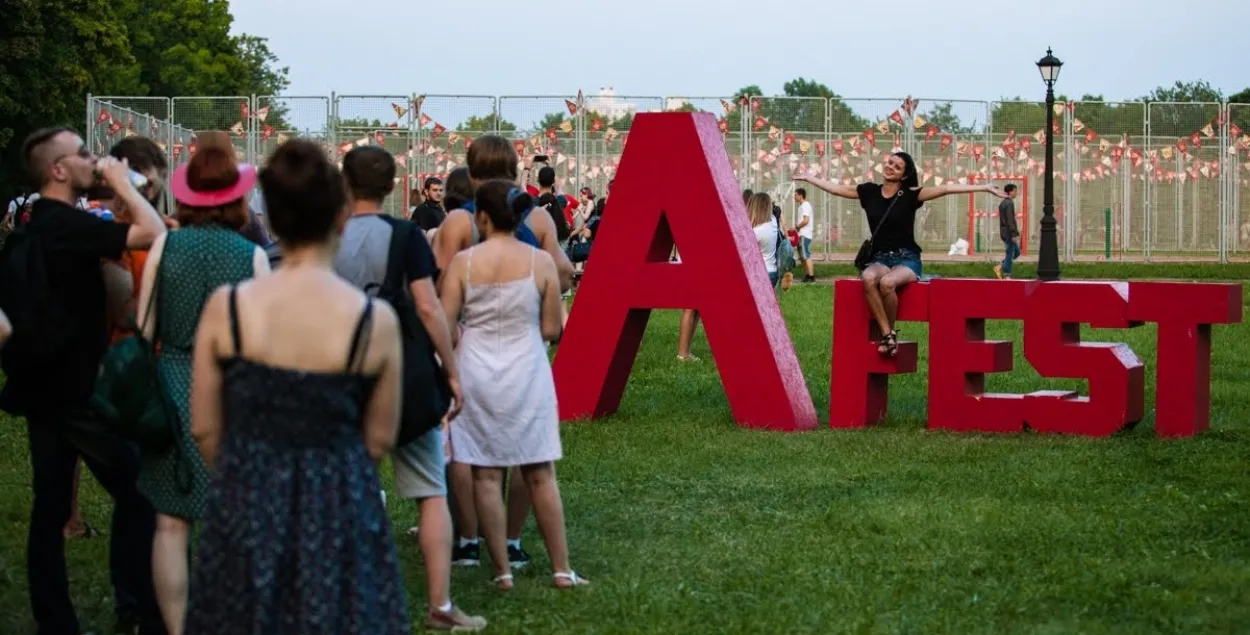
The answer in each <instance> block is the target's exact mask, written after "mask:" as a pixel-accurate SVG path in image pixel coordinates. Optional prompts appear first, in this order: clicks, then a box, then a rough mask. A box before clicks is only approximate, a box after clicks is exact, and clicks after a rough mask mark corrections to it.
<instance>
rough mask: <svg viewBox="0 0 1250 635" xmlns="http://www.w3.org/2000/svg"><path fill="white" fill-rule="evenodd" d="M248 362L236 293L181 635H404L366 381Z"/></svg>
mask: <svg viewBox="0 0 1250 635" xmlns="http://www.w3.org/2000/svg"><path fill="white" fill-rule="evenodd" d="M371 315H372V303H369V304H367V305H366V309H365V311H364V314H363V315H362V316H361V321H360V324H359V325H358V326H357V329H356V338H355V339H354V343H353V345H352V353H351V354H349V356H348V360H349V362H348V365H347V368H346V369H345V370H344V372H342V373H315V372H301V371H296V370H291V369H283V368H275V367H271V366H265V365H262V364H260V363H257V362H253V361H250V360H248V359H246V358H244V357H242V356H241V355H240V354H239V351H240V350H241V349H240V345H241V343H243V342H245V341H246V338H243V339H242V341H241V339H240V336H241V334H240V332H239V329H238V321H237V318H236V310H235V298H234V293H233V292H232V293H231V295H230V316H231V319H230V322H231V330H232V333H233V335H234V346H235V356H234V357H231V358H229V359H227V360H225V361H224V362H223V364H224V366H225V376H224V379H223V382H224V384H223V386H222V392H223V418H224V426H225V430H224V435H223V438H222V444H221V448H220V450H219V451H218V457H217V465H216V470H215V472H214V473H213V475H212V481H211V483H210V485H209V492H208V499H207V502H206V505H205V514H204V522H203V527H204V529H203V533H202V534H201V538H200V544H199V549H198V552H197V560H198V562H197V564H196V567H195V571H194V573H193V575H192V581H191V589H190V594H189V604H188V607H187V616H186V622H185V629H184V633H185V634H186V635H210V634H211V635H225V634H229V635H297V634H298V635H348V634H351V635H408V634H409V633H410V632H411V631H410V622H409V615H408V606H407V599H406V597H405V593H404V585H403V580H402V578H401V575H400V571H399V557H398V552H397V550H396V547H395V540H394V537H393V534H392V532H391V526H390V521H389V519H388V517H387V514H386V509H385V508H384V506H383V503H382V498H381V483H380V481H379V479H378V473H377V469H376V466H375V465H374V462H373V460H372V459H370V458H369V454H368V452H367V451H366V449H365V446H364V439H363V435H362V423H363V418H364V411H365V406H366V405H367V403H368V401H369V397H370V395H371V394H372V392H373V388H374V385H375V381H376V380H375V378H372V377H366V376H364V375H361V374H359V373H357V372H353V371H352V365H353V360H357V359H358V357H357V355H356V353H357V352H358V349H361V348H362V347H361V346H360V342H361V339H362V338H361V334H362V333H367V332H368V325H369V321H370V319H371Z"/></svg>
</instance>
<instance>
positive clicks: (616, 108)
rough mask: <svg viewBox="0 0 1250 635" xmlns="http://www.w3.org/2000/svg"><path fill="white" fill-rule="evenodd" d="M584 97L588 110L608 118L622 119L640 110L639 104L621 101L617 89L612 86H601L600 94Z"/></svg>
mask: <svg viewBox="0 0 1250 635" xmlns="http://www.w3.org/2000/svg"><path fill="white" fill-rule="evenodd" d="M583 99H584V101H585V104H586V110H587V111H588V112H597V113H599V114H600V115H603V116H604V117H606V118H608V119H620V118H621V117H624V116H626V115H633V114H634V113H636V112H638V105H637V104H631V103H628V102H624V101H619V100H618V99H617V98H616V89H615V88H613V87H611V86H608V87H607V88H602V87H601V88H600V89H599V95H598V96H595V97H589V96H588V97H585V98H583Z"/></svg>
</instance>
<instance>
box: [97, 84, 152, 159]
mask: <svg viewBox="0 0 1250 635" xmlns="http://www.w3.org/2000/svg"><path fill="white" fill-rule="evenodd" d="M169 115H170V100H169V98H167V97H95V96H92V97H89V98H88V100H87V129H86V135H84V136H85V139H86V142H87V147H88V148H90V149H91V151H92V152H94V153H96V154H104V153H106V152H108V151H109V149H110V148H112V147H113V145H114V144H116V143H117V142H118V141H121V140H122V139H125V138H126V137H132V136H136V135H138V136H143V137H149V138H151V139H152V140H153V141H155V142H156V143H158V144H159V145H160V146H161V148H162V149H168V147H169V135H170V123H169Z"/></svg>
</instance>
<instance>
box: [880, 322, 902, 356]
mask: <svg viewBox="0 0 1250 635" xmlns="http://www.w3.org/2000/svg"><path fill="white" fill-rule="evenodd" d="M883 347H884V350H882V348H883ZM877 352H878V353H881V354H882V355H885V356H886V357H894V355H895V354H896V353H898V330H897V329H895V330H893V331H890V332H889V333H886V335H885V337H883V338H881V341H880V342H879V343H878V344H877Z"/></svg>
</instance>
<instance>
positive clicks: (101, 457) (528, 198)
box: [0, 128, 602, 634]
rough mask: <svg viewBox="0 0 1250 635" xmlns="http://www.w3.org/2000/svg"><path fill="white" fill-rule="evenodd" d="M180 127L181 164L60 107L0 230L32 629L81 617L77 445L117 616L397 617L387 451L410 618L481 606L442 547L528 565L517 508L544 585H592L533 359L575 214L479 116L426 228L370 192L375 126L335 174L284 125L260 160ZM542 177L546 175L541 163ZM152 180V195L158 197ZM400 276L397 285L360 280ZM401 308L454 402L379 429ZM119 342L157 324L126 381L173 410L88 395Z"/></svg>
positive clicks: (160, 627)
mask: <svg viewBox="0 0 1250 635" xmlns="http://www.w3.org/2000/svg"><path fill="white" fill-rule="evenodd" d="M199 139H200V143H199V148H198V151H197V153H196V154H195V155H194V156H193V157H192V158H191V160H190V161H189V162H188V163H186V164H183V165H180V166H178V167H177V169H175V170H173V171H172V174H171V172H170V170H169V167H168V165H167V164H166V162H165V160H164V157H163V153H162V152H161V151H160V149H159V147H158V146H157V145H156V144H155V143H153V142H151V141H150V140H147V139H143V138H141V137H138V138H136V137H131V138H129V139H127V140H126V141H124V142H123V143H121V144H119V145H118V146H117V147H115V148H113V149H112V151H111V152H110V154H109V155H108V156H104V157H96V156H94V155H93V154H92V153H91V152H90V151H89V150H88V148H87V147H86V146H85V145H84V143H83V140H82V138H81V137H80V136H79V135H78V134H76V133H75V132H74V131H73V130H70V129H65V128H56V129H49V130H43V131H39V132H37V133H35V134H34V135H32V136H31V137H30V138H29V139H27V141H26V144H25V146H24V155H25V159H26V165H27V166H28V169H29V172H30V177H31V179H32V180H33V181H34V182H35V183H36V184H37V185H38V196H37V197H27V198H28V199H33V200H24V201H22V203H21V205H19V206H18V208H17V210H16V212H15V214H13V215H12V216H13V217H12V219H11V223H12V227H11V228H9V229H10V230H11V231H9V232H8V234H7V237H6V239H5V245H4V247H3V249H0V285H3V289H4V291H3V292H2V293H0V296H2V297H0V303H2V304H3V309H4V311H5V314H7V316H6V317H4V318H0V339H3V340H5V341H3V348H2V349H0V352H2V359H3V368H4V371H5V375H6V382H5V386H4V389H3V393H0V407H2V408H3V409H4V410H5V411H6V412H8V413H10V414H11V415H14V416H20V417H24V418H25V419H26V421H27V427H28V432H29V439H30V451H31V463H32V469H33V479H32V488H33V490H34V491H33V493H34V504H33V508H32V512H31V523H30V531H29V536H28V541H27V565H28V571H29V576H28V585H29V592H30V599H31V607H32V613H33V615H34V618H35V621H36V622H37V624H38V625H39V632H40V633H46V634H62V633H64V634H71V633H72V634H77V633H78V632H79V624H78V620H77V617H76V615H75V612H74V609H73V604H72V602H71V600H70V596H69V588H68V578H67V572H66V562H65V553H64V541H65V540H66V538H67V537H68V535H69V534H68V525H69V523H70V520H71V516H73V515H74V512H75V509H76V503H75V500H74V499H75V493H76V490H77V477H76V470H77V467H76V466H77V463H78V461H79V460H80V459H81V460H82V462H84V463H85V464H86V466H87V467H88V468H89V469H90V470H91V471H92V473H93V474H94V475H95V477H96V478H97V480H98V481H99V482H100V483H101V484H102V485H103V486H104V487H105V489H106V490H107V491H108V493H109V494H110V496H111V497H112V498H113V500H114V503H115V508H114V514H113V522H112V529H111V531H110V532H109V533H110V536H109V540H110V574H111V575H110V578H111V579H112V581H113V583H114V587H115V600H116V611H117V624H116V627H117V628H116V632H119V633H121V632H126V633H135V632H138V633H171V634H179V633H188V634H198V633H236V632H265V633H325V634H330V633H346V632H361V633H408V632H410V629H411V623H410V622H411V621H413V620H412V618H411V617H410V615H409V608H408V605H407V601H406V592H405V585H404V576H403V573H402V572H401V571H400V567H399V558H398V554H397V546H396V542H395V538H394V535H393V532H392V529H391V526H390V520H389V517H388V513H387V508H386V502H385V494H384V492H383V491H382V487H381V482H380V479H379V475H378V464H379V462H381V461H383V460H385V458H387V457H390V459H391V461H392V464H393V466H394V471H395V489H396V493H397V494H398V495H399V497H400V498H402V499H410V500H415V501H417V503H418V506H419V509H420V522H419V525H418V527H417V528H414V529H415V531H414V532H413V533H416V534H417V540H418V543H419V544H420V548H421V551H422V554H423V560H424V568H425V571H424V574H425V576H424V577H425V582H426V589H427V595H428V607H427V610H426V613H425V619H424V624H425V626H426V627H428V628H432V629H437V630H457V631H471V630H479V629H481V628H483V627H485V626H486V623H487V621H486V620H485V619H484V618H482V617H479V616H473V615H469V614H467V613H465V612H464V611H462V610H461V609H460V608H459V607H458V606H457V605H456V604H455V603H454V602H453V601H452V599H451V597H450V578H451V570H452V567H453V562H454V563H455V564H458V565H461V566H475V565H478V564H480V557H479V555H478V553H479V551H478V541H479V538H478V536H481V537H482V538H484V539H485V542H486V545H485V546H486V547H487V548H488V549H489V551H490V561H491V563H492V565H493V574H492V575H491V576H490V577H491V581H492V583H493V584H495V585H496V586H497V587H498V588H500V589H501V590H507V589H511V588H512V587H513V585H514V579H513V576H512V571H513V570H514V569H515V568H517V567H522V566H526V565H527V564H529V562H530V557H529V554H528V553H526V552H525V550H524V549H523V548H522V546H521V544H520V533H521V531H520V528H521V527H522V526H523V525H524V522H525V519H526V516H527V515H528V514H529V512H530V510H531V509H532V511H533V515H534V517H535V519H536V521H537V524H538V529H539V532H540V534H541V535H542V537H543V539H544V542H545V546H546V550H547V553H548V557H549V560H550V563H551V567H552V573H551V584H552V585H554V586H555V587H557V588H575V587H580V586H584V585H586V584H588V580H587V579H586V578H584V577H583V576H581V575H579V574H578V573H577V572H576V571H575V570H574V569H573V568H572V566H571V565H570V562H569V560H570V558H569V553H568V546H567V541H566V537H565V520H564V512H563V506H562V503H561V496H560V491H559V487H558V482H557V479H556V472H555V467H554V464H555V462H557V461H558V460H560V459H561V458H562V456H563V450H562V446H561V442H560V436H559V427H558V415H557V411H556V406H555V387H554V383H553V380H552V376H551V369H550V365H549V363H548V356H547V344H548V343H551V342H558V341H559V338H560V335H561V333H562V332H563V323H564V319H565V316H566V311H565V308H564V302H563V296H564V294H565V293H566V292H567V291H568V290H569V288H570V286H571V284H572V279H573V273H574V267H573V263H571V262H570V260H569V258H568V256H567V254H566V249H567V247H568V243H567V241H568V240H569V239H571V238H572V234H573V232H572V226H570V227H569V228H568V229H569V230H570V231H569V232H568V234H567V235H566V236H565V237H564V241H563V242H564V244H561V243H562V240H561V236H560V230H559V229H558V227H557V224H556V223H555V221H554V220H553V217H552V215H551V214H546V213H543V214H534V213H532V211H533V210H536V209H544V210H548V209H550V208H551V207H552V202H551V201H550V200H548V201H547V202H546V204H545V205H543V206H539V205H538V203H539V199H541V198H542V197H543V194H548V195H550V196H552V198H554V197H555V195H554V194H552V193H551V191H550V190H549V189H548V191H545V192H542V191H540V192H539V193H538V196H534V195H532V194H530V193H529V192H527V191H526V189H525V187H524V185H525V184H524V183H523V181H522V176H523V174H522V173H520V171H519V170H518V166H519V165H520V161H519V160H518V157H517V156H516V153H515V150H514V149H513V147H512V144H511V143H509V142H507V141H506V140H503V139H501V138H495V137H487V138H483V139H479V140H478V141H477V142H476V143H475V144H474V146H473V147H472V148H471V149H470V151H469V155H468V165H467V166H466V167H465V168H462V169H461V170H457V171H456V172H455V173H453V174H451V175H449V176H448V179H447V183H446V189H445V192H446V194H447V195H448V197H449V198H451V197H459V198H457V199H454V202H455V203H456V205H455V207H454V208H453V209H451V210H449V211H448V212H447V213H445V214H444V215H443V216H444V217H445V218H444V219H443V220H442V222H438V223H436V226H435V227H430V228H428V229H427V228H425V227H423V226H422V224H423V223H424V222H425V217H424V216H420V217H418V218H417V219H416V222H412V221H408V220H402V219H395V218H391V217H389V216H388V215H386V214H384V213H382V212H381V210H382V208H383V203H384V201H385V200H386V199H387V198H388V197H389V196H391V195H392V188H393V184H394V183H395V176H396V164H395V159H394V157H393V156H391V155H390V154H389V153H388V152H385V151H384V150H381V149H379V148H370V147H362V148H357V149H355V150H353V151H352V152H350V153H348V154H347V155H346V156H345V157H344V158H343V162H342V168H341V170H340V169H339V168H338V167H336V166H335V165H334V164H333V163H331V162H330V161H329V160H328V159H327V157H326V156H325V154H324V152H323V151H322V150H321V148H320V147H319V146H317V145H316V144H313V143H311V142H307V141H302V140H293V141H289V142H287V143H285V144H283V145H282V146H281V147H280V148H278V150H277V151H276V152H275V153H274V154H273V156H272V157H271V158H270V159H269V160H268V162H267V163H266V165H265V166H264V168H263V169H257V168H256V167H254V166H251V165H247V164H240V163H238V161H237V159H236V156H235V151H234V149H233V147H232V146H231V143H230V140H229V137H228V136H227V135H226V134H224V133H202V134H201V135H200V136H199ZM136 174H138V175H141V176H142V178H141V179H138V180H137V183H138V186H136V178H135V175H136ZM434 185H436V184H434V183H428V184H426V186H425V188H424V189H425V190H426V191H427V192H429V194H430V196H429V199H430V200H433V201H437V200H438V198H439V197H440V195H441V194H442V193H443V192H442V191H438V190H439V189H441V188H435V187H434ZM438 185H443V184H438ZM538 185H539V186H540V187H547V188H550V185H551V184H550V183H548V181H547V174H545V173H544V172H543V171H542V170H541V168H540V174H539V182H538ZM165 192H167V193H168V194H169V195H171V196H172V197H173V200H174V201H175V208H176V213H175V214H174V215H173V216H171V217H165V216H163V215H161V214H160V213H158V212H157V211H156V208H157V207H158V206H157V205H154V203H155V202H156V201H157V199H158V198H159V197H160V196H162V195H163V193H165ZM560 196H563V195H560ZM583 196H584V199H583V201H582V202H581V205H584V206H585V207H586V208H591V204H589V203H590V201H592V200H593V195H591V194H590V193H589V192H584V193H583ZM249 198H251V200H253V201H256V202H257V203H258V204H256V205H249V202H248V201H249ZM84 201H85V202H86V204H84ZM560 202H561V203H564V202H565V201H564V200H561V201H560ZM599 212H600V215H601V214H602V208H600V209H599ZM584 226H585V223H583V224H582V225H581V226H579V227H584ZM423 229H425V230H426V231H423ZM434 229H437V230H436V231H428V230H434ZM427 236H428V237H429V238H432V239H433V245H431V243H430V241H429V240H428V239H427ZM395 245H403V246H404V248H403V250H402V253H400V254H398V257H396V255H395V254H394V253H393V252H394V249H395ZM396 262H398V264H397V265H396V264H395V263H396ZM275 265H276V266H275ZM393 278H394V279H399V280H402V286H403V293H404V294H406V296H407V297H408V298H410V299H411V303H410V304H404V303H394V304H393V303H391V302H387V301H382V300H379V299H376V298H375V297H374V296H376V295H377V294H378V291H377V290H378V288H379V286H382V285H385V284H390V281H391V280H392V279H393ZM409 313H410V314H411V315H409ZM8 317H12V322H13V323H12V325H11V326H10V324H9V319H8ZM412 325H416V328H417V329H420V330H421V332H422V333H421V335H422V337H424V338H426V339H427V340H428V342H429V344H430V347H431V350H432V353H433V360H434V362H435V363H434V366H435V367H436V369H437V372H438V373H440V374H441V375H442V379H443V383H444V384H445V385H446V386H447V388H448V390H449V393H450V395H449V402H448V403H449V407H448V408H447V410H446V414H445V416H443V417H441V419H442V420H441V421H436V422H434V424H433V425H430V426H428V429H426V430H424V431H423V432H421V433H420V434H419V435H417V436H416V438H415V440H413V441H412V442H410V443H406V444H404V445H402V446H400V447H397V446H396V439H397V437H398V435H399V433H400V426H401V423H400V421H401V420H403V421H404V424H403V425H408V419H407V418H406V413H405V411H404V409H405V406H406V404H408V403H410V402H412V403H416V402H420V401H421V400H422V398H423V397H422V396H421V395H418V394H414V390H413V386H412V385H411V384H409V383H407V382H406V378H405V375H404V373H405V370H406V369H407V368H409V367H412V366H413V365H414V364H419V363H420V362H421V360H420V359H417V358H415V357H414V354H413V353H412V352H411V351H410V350H409V348H408V347H407V346H406V345H404V341H405V338H411V337H412V333H411V332H410V331H411V329H410V328H408V327H410V326H412ZM134 342H148V343H150V345H151V350H152V351H154V369H155V374H154V376H153V377H154V379H153V381H151V382H146V383H145V382H143V381H141V380H140V379H139V378H137V377H136V378H132V379H133V384H134V385H131V386H127V387H126V388H127V390H129V393H127V394H132V393H133V394H136V395H155V397H151V398H152V399H154V401H153V403H158V404H167V405H168V408H167V409H166V410H164V413H165V415H167V416H165V417H163V418H162V417H160V416H155V417H154V418H150V417H148V416H147V415H146V414H145V415H144V416H143V417H141V418H142V419H143V420H142V421H135V422H119V421H116V420H114V419H113V418H110V417H109V416H106V415H105V413H106V412H112V411H117V412H120V411H122V408H121V407H120V406H121V405H124V404H116V403H112V402H110V399H114V400H116V396H117V394H119V393H118V390H117V387H116V386H111V387H110V389H109V390H110V391H111V392H107V393H106V392H104V389H103V388H101V386H100V385H98V382H97V378H98V377H101V376H107V375H108V372H103V373H102V372H101V371H100V370H99V369H100V368H102V365H103V366H104V367H108V366H110V365H112V364H114V363H115V362H117V360H118V359H120V356H123V355H124V353H125V352H126V351H133V350H143V349H142V348H139V349H136V348H134V347H133V343H134ZM128 346H129V347H130V348H127V347H128ZM140 361H142V360H141V359H140ZM131 364H132V365H131V366H130V367H128V368H142V367H143V366H142V364H141V363H137V362H133V361H132V362H131ZM135 364H138V365H135ZM106 371H107V369H106ZM101 381H102V380H101ZM110 381H113V382H114V383H116V381H117V380H110ZM120 381H122V382H123V383H124V381H125V378H122V380H120ZM501 386H504V387H506V388H507V389H506V390H501V389H500V387H501ZM417 390H418V391H419V390H420V387H418V389H417ZM105 406H118V408H115V409H113V410H109V409H108V408H106V407H105ZM153 421H156V422H158V423H159V424H160V425H164V426H166V428H167V429H161V430H157V428H158V427H159V426H158V425H157V424H154V423H152V422H153ZM145 426H146V427H145ZM154 426H155V427H154ZM136 431H142V435H140V436H136V434H137V432H136ZM157 432H159V433H161V434H164V435H166V436H168V439H169V440H168V442H167V443H163V444H157V443H155V441H152V439H155V438H156V437H157V436H160V435H159V434H157ZM509 473H511V475H512V478H511V479H510V480H511V482H510V483H509V482H508V481H509V479H508V478H507V476H508V474H509ZM449 485H450V487H449ZM449 495H450V497H449ZM505 497H506V499H507V505H508V506H509V509H508V510H505ZM505 517H507V520H505ZM453 519H454V521H455V522H454V523H453ZM197 528H198V530H199V531H198V533H199V539H198V541H196V544H195V546H194V549H193V548H192V541H191V534H192V532H193V531H194V530H195V529H197Z"/></svg>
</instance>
